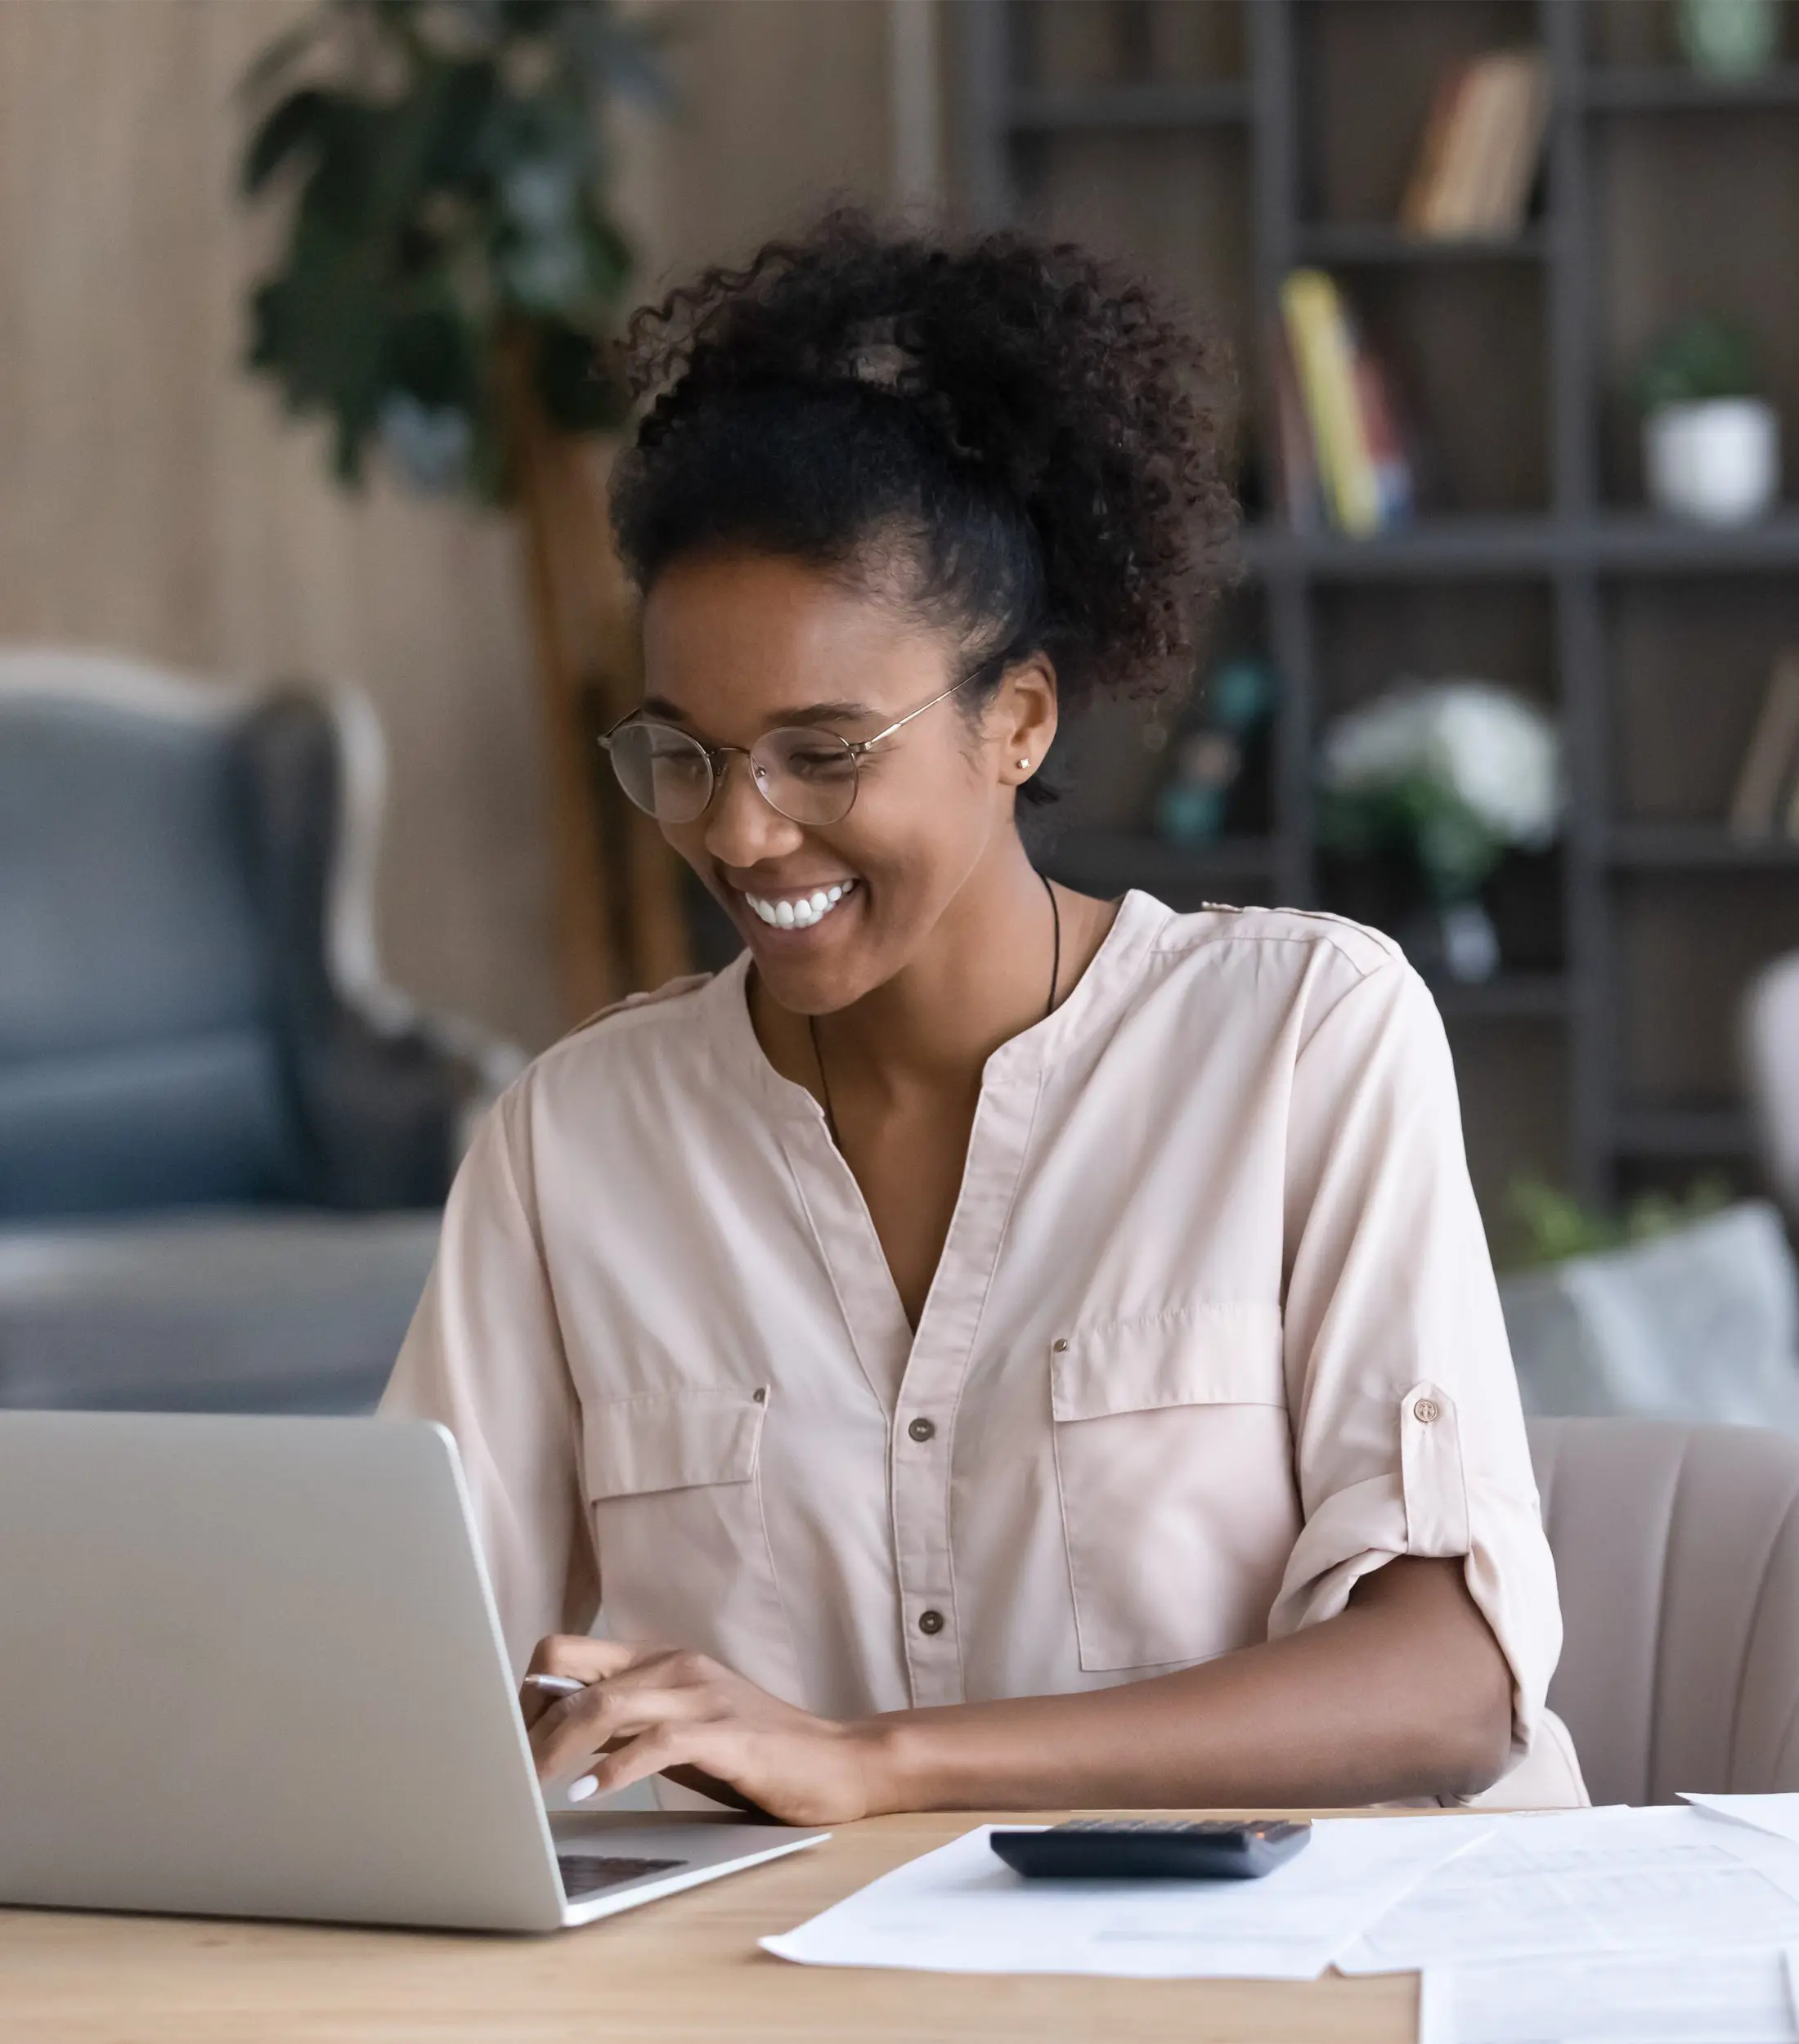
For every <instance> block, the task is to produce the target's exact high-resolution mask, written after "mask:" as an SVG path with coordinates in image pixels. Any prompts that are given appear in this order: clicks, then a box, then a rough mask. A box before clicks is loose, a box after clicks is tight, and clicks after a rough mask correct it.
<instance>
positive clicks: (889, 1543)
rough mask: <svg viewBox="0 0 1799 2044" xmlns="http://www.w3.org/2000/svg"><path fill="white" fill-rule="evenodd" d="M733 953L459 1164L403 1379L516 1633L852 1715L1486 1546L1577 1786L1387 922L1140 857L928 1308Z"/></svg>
mask: <svg viewBox="0 0 1799 2044" xmlns="http://www.w3.org/2000/svg"><path fill="white" fill-rule="evenodd" d="M746 974H747V961H746V960H744V959H742V958H740V959H739V960H738V961H737V962H736V963H735V964H734V966H731V967H730V968H729V969H728V970H725V971H724V972H722V973H720V974H719V975H717V976H716V978H713V979H709V980H702V981H685V982H680V983H678V984H676V985H675V986H673V987H671V988H666V989H664V990H663V992H662V993H660V994H657V995H653V996H650V997H647V998H644V999H640V1000H639V1001H637V1002H632V1003H629V1004H627V1005H626V1006H625V1007H624V1008H623V1009H621V1010H615V1011H612V1012H610V1013H609V1014H608V1015H603V1016H602V1017H599V1018H598V1019H596V1020H594V1021H593V1022H591V1023H590V1024H586V1025H585V1026H583V1027H582V1028H581V1029H577V1030H576V1031H575V1032H574V1033H572V1034H571V1035H569V1036H568V1037H565V1038H563V1040H562V1041H561V1042H558V1043H556V1044H554V1045H553V1046H552V1047H550V1049H549V1050H548V1051H545V1053H544V1054H543V1055H542V1056H541V1057H539V1058H538V1059H537V1060H536V1061H535V1062H534V1063H533V1064H532V1066H531V1067H530V1069H528V1070H527V1072H526V1073H525V1074H523V1077H521V1078H519V1079H518V1081H517V1082H516V1083H514V1085H513V1086H512V1087H511V1088H510V1089H509V1091H507V1092H506V1093H505V1096H503V1097H502V1098H501V1099H500V1101H499V1102H498V1104H497V1105H496V1106H495V1107H494V1108H493V1109H492V1110H491V1112H490V1113H489V1114H488V1115H487V1118H486V1119H485V1121H484V1122H483V1123H482V1126H481V1127H480V1129H479V1132H478V1134H477V1136H476V1137H475V1140H474V1141H473V1145H472V1147H471V1148H470V1150H469V1154H468V1156H467V1157H466V1159H464V1163H463V1165H462V1168H461V1169H460V1172H459V1173H458V1175H457V1177H456V1181H455V1186H454V1189H453V1190H452V1191H451V1195H450V1199H449V1204H448V1208H447V1211H446V1215H445V1219H444V1228H443V1236H442V1245H441V1248H440V1249H439V1253H438V1257H437V1264H436V1266H435V1268H434V1269H433V1272H432V1275H431V1278H430V1280H429V1283H428V1285H427V1288H426V1290H425V1293H424V1298H423V1300H422V1301H421V1302H420V1304H419V1309H418V1311H417V1315H416V1316H415V1319H414V1321H413V1323H412V1326H411V1329H410V1332H409V1334H407V1337H406V1342H405V1346H404V1347H403V1349H402V1352H401V1355H400V1358H399V1361H398V1364H397V1368H396V1369H395V1372H394V1376H393V1382H392V1384H391V1385H390V1387H389V1389H388V1395H387V1398H386V1400H385V1401H384V1410H387V1411H390V1412H396V1413H402V1414H421V1415H426V1416H429V1417H432V1418H435V1419H441V1420H442V1422H443V1423H445V1424H446V1426H448V1427H449V1428H451V1431H452V1432H454V1434H455V1437H456V1439H457V1441H458V1442H459V1444H460V1448H461V1450H462V1455H463V1457H464V1464H465V1467H466V1470H467V1473H468V1478H469V1486H470V1488H471V1490H472V1492H473V1500H474V1507H475V1512H476V1515H477V1521H478V1527H479V1531H480V1535H481V1539H482V1543H483V1544H484V1548H485V1551H486V1555H487V1562H488V1566H489V1569H490V1571H491V1577H492V1580H493V1584H494V1589H495V1593H496V1598H497V1600H498V1603H499V1607H500V1613H501V1617H502V1621H503V1624H504V1625H505V1632H506V1636H507V1640H508V1643H509V1648H510V1651H511V1652H512V1653H513V1655H514V1657H515V1660H516V1661H518V1662H519V1663H521V1664H522V1663H523V1659H524V1657H525V1656H526V1655H527V1653H528V1652H529V1651H530V1649H531V1647H532V1645H533V1644H534V1643H535V1642H536V1640H537V1638H539V1637H540V1636H541V1635H542V1634H545V1633H550V1632H554V1631H577V1632H579V1631H585V1630H586V1629H588V1628H589V1626H590V1624H591V1623H592V1622H593V1620H594V1618H595V1616H596V1613H597V1611H599V1607H601V1605H602V1604H603V1608H604V1615H605V1620H606V1629H607V1630H608V1632H609V1633H610V1634H612V1636H613V1637H615V1638H652V1639H659V1640H666V1641H671V1642H675V1643H680V1644H681V1645H684V1646H687V1647H693V1648H697V1649H698V1650H700V1651H702V1652H705V1653H707V1654H710V1655H711V1656H714V1657H715V1658H716V1659H717V1660H719V1661H724V1662H725V1663H727V1664H728V1665H730V1666H731V1667H733V1668H735V1669H737V1670H738V1671H739V1672H741V1673H742V1674H745V1675H747V1676H748V1677H749V1678H750V1679H751V1680H752V1681H755V1682H756V1683H760V1685H761V1686H762V1687H763V1688H766V1689H768V1690H769V1691H771V1692H773V1693H774V1694H775V1695H777V1696H779V1697H785V1698H787V1699H788V1700H790V1701H793V1702H795V1703H797V1704H801V1705H803V1706H805V1707H807V1708H809V1709H810V1710H815V1711H819V1712H822V1713H824V1714H827V1715H832V1716H845V1715H863V1714H865V1713H868V1712H873V1711H881V1710H897V1709H903V1708H905V1707H907V1706H917V1705H929V1704H949V1703H958V1702H962V1701H965V1700H967V1701H973V1700H976V1699H979V1698H982V1697H1016V1696H1028V1695H1033V1694H1042V1693H1046V1692H1067V1691H1071V1690H1077V1689H1090V1688H1102V1687H1104V1686H1106V1685H1108V1684H1110V1683H1124V1682H1130V1681H1133V1680H1136V1679H1139V1678H1141V1677H1143V1676H1146V1675H1151V1674H1159V1673H1162V1672H1165V1671H1167V1670H1171V1669H1175V1668H1179V1667H1182V1666H1185V1665H1189V1664H1190V1663H1192V1662H1195V1661H1203V1660H1205V1659H1206V1658H1207V1657H1208V1656H1210V1655H1214V1654H1222V1653H1227V1652H1230V1651H1231V1649H1232V1648H1234V1647H1243V1646H1246V1645H1249V1643H1252V1642H1254V1641H1257V1640H1261V1639H1264V1638H1269V1637H1271V1636H1279V1635H1281V1634H1286V1633H1290V1632H1293V1631H1294V1630H1296V1629H1298V1628H1299V1627H1300V1626H1302V1625H1315V1624H1317V1623H1318V1622H1319V1621H1320V1620H1323V1619H1327V1618H1329V1617H1330V1616H1333V1615H1334V1614H1335V1613H1336V1612H1338V1611H1341V1610H1342V1609H1343V1607H1344V1602H1345V1600H1346V1599H1347V1598H1348V1594H1349V1592H1350V1589H1351V1587H1352V1586H1353V1584H1354V1583H1355V1582H1356V1580H1357V1578H1358V1577H1359V1576H1364V1575H1366V1573H1367V1572H1368V1571H1370V1570H1371V1569H1375V1568H1378V1567H1380V1565H1381V1564H1382V1563H1383V1562H1385V1561H1387V1560H1388V1559H1389V1558H1391V1557H1393V1556H1394V1555H1398V1554H1424V1555H1465V1557H1466V1558H1467V1577H1468V1582H1469V1588H1470V1589H1471V1590H1472V1592H1473V1594H1474V1598H1475V1599H1476V1601H1477V1602H1478V1604H1479V1606H1480V1608H1481V1610H1482V1611H1483V1612H1484V1613H1485V1614H1486V1616H1487V1620H1488V1621H1489V1623H1490V1624H1491V1625H1492V1629H1493V1631H1494V1633H1495V1634H1496V1636H1497V1638H1498V1639H1499V1642H1500V1644H1501V1647H1503V1649H1504V1651H1505V1654H1506V1656H1507V1658H1508V1659H1509V1661H1510V1664H1511V1667H1512V1671H1513V1677H1514V1695H1515V1710H1514V1727H1515V1734H1514V1749H1515V1752H1516V1754H1517V1755H1518V1756H1519V1759H1523V1756H1524V1755H1526V1754H1527V1753H1528V1751H1529V1750H1530V1749H1531V1748H1532V1744H1533V1742H1535V1743H1536V1745H1537V1759H1536V1761H1535V1762H1534V1763H1533V1764H1532V1768H1531V1777H1532V1786H1531V1800H1537V1801H1577V1800H1581V1791H1580V1789H1579V1786H1578V1776H1577V1773H1575V1772H1574V1771H1573V1770H1572V1768H1571V1766H1569V1765H1568V1753H1569V1749H1568V1747H1567V1745H1566V1738H1565V1734H1563V1733H1561V1732H1560V1730H1559V1728H1556V1727H1554V1724H1553V1720H1551V1721H1550V1724H1551V1731H1550V1737H1549V1739H1548V1740H1547V1741H1544V1740H1543V1739H1541V1737H1540V1736H1539V1734H1540V1728H1541V1725H1542V1724H1543V1721H1544V1719H1545V1715H1546V1714H1545V1712H1544V1710H1543V1697H1544V1691H1545V1688H1546V1685H1547V1683H1548V1681H1549V1677H1550V1671H1551V1670H1552V1669H1553V1667H1554V1663H1555V1659H1556V1656H1557V1653H1558V1652H1559V1647H1560V1640H1561V1625H1560V1617H1559V1611H1558V1607H1557V1603H1556V1594H1555V1580H1554V1568H1553V1565H1552V1563H1551V1561H1550V1553H1549V1549H1548V1546H1547V1544H1546V1541H1545V1539H1544V1535H1543V1531H1542V1527H1541V1522H1540V1518H1539V1514H1538V1507H1537V1492H1536V1488H1535V1485H1534V1482H1533V1480H1532V1472H1531V1464H1530V1459H1529V1455H1528V1450H1527V1447H1526V1443H1525V1438H1524V1429H1523V1420H1522V1418H1521V1415H1520V1411H1519V1399H1518V1392H1517V1389H1516V1386H1515V1383H1514V1378H1513V1373H1512V1366H1511V1362H1510V1356H1509V1354H1508V1351H1507V1348H1506V1343H1505V1328H1504V1325H1503V1324H1502V1322H1501V1316H1500V1311H1499V1305H1498V1300H1497V1297H1496V1292H1495V1288H1494V1283H1493V1276H1492V1266H1491V1264H1490V1262H1489V1260H1488V1257H1487V1247H1486V1243H1485V1240H1484V1238H1483V1234H1482V1230H1481V1225H1480V1221H1479V1217H1478V1213H1477V1212H1476V1209H1475V1206H1474V1199H1473V1196H1472V1194H1471V1192H1470V1190H1469V1181H1468V1174H1467V1170H1466V1167H1465V1162H1464V1159H1463V1154H1462V1145H1461V1132H1460V1116H1459V1112H1458V1108H1457V1104H1456V1087H1455V1081H1454V1076H1453V1074H1452V1071H1451V1062H1450V1056H1449V1051H1448V1048H1447V1044H1446V1042H1445V1040H1444V1037H1443V1032H1442V1026H1441V1024H1440V1022H1439V1020H1438V1015H1437V1012H1436V1010H1435V1008H1434V1006H1433V1004H1432V1002H1431V1000H1430V997H1429V994H1428V993H1426V992H1425V990H1424V987H1423V985H1422V984H1420V981H1419V979H1417V977H1416V976H1415V974H1414V973H1413V972H1412V971H1411V969H1410V967H1409V966H1406V963H1405V961H1404V960H1403V959H1402V957H1401V956H1400V955H1399V953H1398V952H1397V949H1396V948H1395V947H1394V946H1393V944H1390V943H1389V941H1388V940H1387V939H1385V938H1384V937H1380V936H1378V935H1375V934H1374V933H1372V932H1371V931H1369V930H1363V929H1361V928H1359V927H1357V926H1355V925H1353V924H1350V923H1346V922H1344V921H1339V920H1338V919H1336V918H1335V917H1326V916H1315V915H1304V914H1299V913H1294V912H1281V911H1272V910H1261V909H1242V910H1239V909H1227V908H1220V909H1212V910H1208V911H1206V912H1203V913H1200V914H1198V915H1191V916H1176V915H1175V914H1173V912H1171V911H1169V909H1167V908H1164V907H1163V906H1162V904H1161V903H1159V902H1157V901H1155V900H1153V899H1151V898H1150V897H1149V896H1147V895H1146V894H1129V895H1128V896H1127V897H1126V898H1125V900H1124V903H1123V904H1122V907H1121V908H1120V910H1119V914H1118V917H1117V920H1116V921H1115V924H1114V925H1113V927H1112V929H1111V930H1110V933H1109V934H1108V935H1107V936H1106V939H1105V941H1104V943H1103V944H1101V947H1100V949H1099V952H1098V953H1097V956H1096V957H1094V959H1093V961H1092V964H1091V965H1090V966H1089V967H1088V970H1087V972H1086V974H1085V975H1084V976H1083V978H1082V979H1081V980H1080V982H1079V984H1078V985H1077V986H1076V987H1075V988H1074V990H1073V992H1072V993H1070V996H1069V997H1068V999H1067V1000H1066V1001H1065V1002H1064V1003H1063V1005H1062V1006H1061V1007H1060V1008H1059V1009H1058V1010H1057V1011H1056V1013H1055V1014H1054V1015H1052V1016H1050V1017H1049V1018H1048V1020H1045V1021H1043V1022H1040V1023H1039V1024H1036V1025H1035V1026H1034V1027H1033V1028H1031V1029H1026V1030H1025V1032H1024V1033H1022V1034H1021V1035H1020V1036H1017V1037H1015V1038H1013V1039H1012V1041H1011V1042H1008V1043H1007V1044H1005V1045H1003V1047H1001V1048H1000V1049H999V1050H998V1051H996V1052H995V1053H994V1056H992V1057H991V1058H990V1059H989V1061H988V1064H987V1067H986V1070H985V1074H984V1078H983V1083H982V1087H981V1094H980V1105H979V1109H978V1110H977V1112H976V1118H975V1123H974V1129H973V1133H972V1136H971V1140H970V1143H969V1148H968V1157H967V1168H966V1170H965V1172H964V1176H963V1179H962V1190H961V1195H960V1197H959V1199H958V1204H957V1206H956V1210H955V1214H954V1217H953V1221H952V1223H951V1226H950V1229H949V1237H948V1239H947V1240H946V1242H945V1244H944V1250H943V1257H942V1261H941V1263H940V1266H939V1268H938V1270H937V1271H936V1274H935V1279H934V1281H933V1283H932V1285H931V1292H930V1296H929V1298H928V1299H927V1301H926V1305H925V1308H924V1311H923V1314H922V1317H921V1320H920V1321H919V1325H918V1328H917V1333H916V1334H914V1333H913V1331H912V1330H911V1329H910V1328H909V1327H908V1325H907V1321H906V1318H905V1315H904V1311H902V1310H901V1307H900V1302H899V1295H898V1293H896V1291H895V1288H894V1284H893V1281H892V1279H891V1275H889V1272H888V1269H887V1266H886V1259H885V1257H884V1256H883V1254H882V1249H881V1245H880V1243H879V1241H878V1239H877V1237H876V1235H875V1231H874V1229H873V1225H872V1223H871V1222H870V1220H869V1217H868V1211H867V1208H865V1206H864V1203H863V1200H862V1197H861V1195H860V1192H859V1189H858V1187H857V1185H856V1182H855V1178H854V1177H853V1176H852V1175H851V1173H850V1169H849V1167H848V1166H847V1165H846V1163H845V1162H844V1160H843V1159H842V1157H841V1155H840V1154H838V1152H837V1150H836V1149H835V1147H834V1146H833V1145H832V1142H831V1141H830V1138H829V1136H828V1133H827V1131H826V1127H825V1123H824V1118H823V1114H822V1113H821V1112H820V1110H819V1106H818V1105H817V1104H816V1102H815V1101H814V1100H813V1098H812V1096H810V1094H809V1093H808V1092H806V1091H805V1090H804V1088H802V1087H799V1086H796V1085H794V1084H793V1083H791V1082H790V1081H788V1080H787V1079H784V1078H781V1077H780V1076H779V1075H778V1074H777V1073H776V1072H775V1071H774V1069H773V1067H772V1066H771V1065H769V1062H768V1060H767V1059H766V1058H765V1056H764V1055H763V1053H762V1051H761V1049H760V1046H759V1044H758V1043H757V1041H756V1036H755V1033H754V1032H753V1030H752V1029H751V1024H750V1019H749V1014H748V1010H747V1005H746V1002H745V979H746ZM1546 1758H1547V1759H1550V1760H1551V1761H1552V1763H1553V1764H1552V1765H1551V1767H1550V1770H1549V1773H1550V1776H1552V1777H1554V1778H1553V1779H1549V1778H1545V1776H1544V1767H1543V1762H1544V1760H1545V1759H1546Z"/></svg>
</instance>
